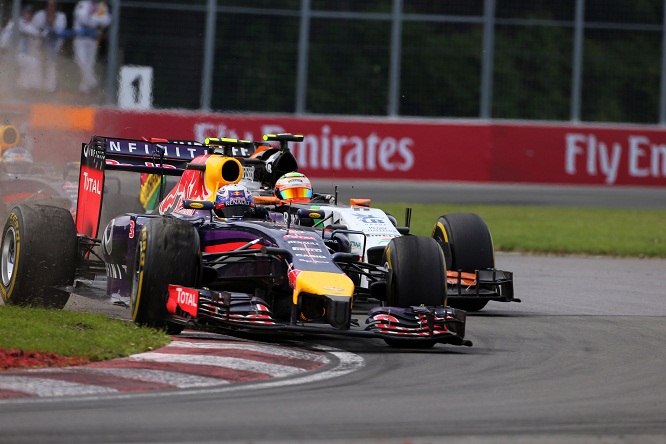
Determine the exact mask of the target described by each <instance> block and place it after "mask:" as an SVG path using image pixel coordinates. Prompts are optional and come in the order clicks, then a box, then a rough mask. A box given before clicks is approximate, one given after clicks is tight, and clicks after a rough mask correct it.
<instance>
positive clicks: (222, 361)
mask: <svg viewBox="0 0 666 444" xmlns="http://www.w3.org/2000/svg"><path fill="white" fill-rule="evenodd" d="M128 359H129V360H131V361H156V362H169V363H175V364H190V365H210V366H215V367H224V368H230V369H233V370H244V371H252V372H259V373H265V374H267V375H271V376H273V377H276V378H279V377H283V376H291V375H293V374H296V373H302V372H304V371H305V369H302V368H298V367H293V366H289V365H280V364H271V363H268V362H260V361H252V360H249V359H241V358H234V357H226V356H206V355H178V354H171V353H156V352H148V353H141V354H138V355H133V356H130V357H129V358H128Z"/></svg>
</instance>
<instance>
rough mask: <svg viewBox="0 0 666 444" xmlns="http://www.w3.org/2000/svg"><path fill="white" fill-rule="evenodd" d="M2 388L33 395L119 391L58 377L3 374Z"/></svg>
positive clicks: (46, 395) (0, 381)
mask: <svg viewBox="0 0 666 444" xmlns="http://www.w3.org/2000/svg"><path fill="white" fill-rule="evenodd" d="M0 389H5V390H14V391H17V392H23V393H27V394H31V395H33V396H42V397H50V396H76V395H96V394H99V395H101V394H110V393H118V390H116V389H113V388H109V387H102V386H99V385H91V384H78V383H76V382H67V381H60V380H58V379H48V378H31V377H29V376H2V377H0Z"/></svg>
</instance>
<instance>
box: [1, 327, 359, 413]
mask: <svg viewBox="0 0 666 444" xmlns="http://www.w3.org/2000/svg"><path fill="white" fill-rule="evenodd" d="M363 365H364V362H363V359H362V358H361V357H360V356H358V355H355V354H353V353H348V352H344V351H341V350H337V349H333V348H328V347H319V349H318V350H302V349H297V348H289V347H282V346H275V345H270V344H262V343H255V342H245V341H241V340H208V339H199V338H191V337H190V338H188V337H176V338H174V340H173V342H171V343H170V344H169V345H167V346H165V347H162V348H160V349H159V350H156V351H154V352H147V353H141V354H137V355H132V356H130V357H128V358H121V359H114V360H110V361H105V362H97V363H92V364H86V365H82V366H76V367H60V368H47V369H32V370H18V371H10V372H3V373H0V402H2V401H3V400H8V401H9V400H18V399H35V398H38V399H41V398H61V397H91V396H92V397H94V398H98V397H103V396H110V395H111V396H113V395H119V394H129V393H133V394H136V393H137V392H151V391H164V390H171V389H181V390H182V389H188V390H189V391H190V392H191V391H192V390H197V389H206V392H210V390H211V388H218V390H219V389H222V391H229V390H228V389H229V388H231V387H230V386H231V385H234V386H235V384H234V383H244V384H243V387H244V388H246V387H247V386H248V385H249V386H251V385H252V383H261V386H266V383H267V382H268V381H271V382H273V384H270V385H271V386H275V385H292V384H294V383H305V382H309V381H312V380H321V379H328V378H332V377H337V376H341V375H342V374H346V373H349V372H351V371H354V370H356V369H358V368H360V367H362V366H363ZM238 387H240V386H238ZM250 388H251V387H250Z"/></svg>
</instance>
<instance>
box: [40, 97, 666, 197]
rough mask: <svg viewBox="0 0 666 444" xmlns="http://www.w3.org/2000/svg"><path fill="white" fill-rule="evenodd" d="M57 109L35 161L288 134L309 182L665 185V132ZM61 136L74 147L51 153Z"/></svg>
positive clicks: (656, 129) (42, 128) (43, 110)
mask: <svg viewBox="0 0 666 444" xmlns="http://www.w3.org/2000/svg"><path fill="white" fill-rule="evenodd" d="M40 106H41V108H39V107H40ZM56 108H57V107H56ZM62 108H64V110H65V111H66V112H58V111H57V110H54V108H47V107H45V106H44V105H33V107H32V120H33V121H34V123H37V124H39V126H38V131H37V133H38V135H39V134H46V133H48V134H50V136H49V137H46V136H43V137H37V138H36V142H37V143H36V145H39V146H38V147H37V146H36V147H35V149H36V150H37V152H44V153H45V154H46V155H49V153H50V155H51V156H53V155H54V154H53V153H54V152H57V153H58V155H59V156H60V157H68V156H69V157H71V158H72V159H67V160H77V159H78V156H79V153H80V147H81V145H80V144H81V142H83V141H86V140H89V139H90V135H92V134H96V135H104V136H113V137H124V138H141V137H147V138H150V137H164V138H169V139H194V140H198V141H203V140H204V139H205V138H206V137H233V138H241V139H246V140H261V136H262V135H263V134H266V133H279V132H292V133H298V134H303V135H304V141H303V142H302V143H297V144H293V148H292V149H293V153H294V155H295V157H296V159H297V160H298V164H299V171H301V172H303V173H305V174H307V175H308V176H310V177H312V178H333V177H335V178H338V179H354V178H359V179H390V180H393V179H404V180H417V181H424V180H425V181H469V182H512V183H521V182H523V183H537V184H539V183H542V184H571V185H607V186H613V185H618V186H666V130H664V129H661V128H659V127H656V126H628V125H627V126H608V125H572V124H543V123H538V124H537V123H530V122H515V123H506V122H493V121H490V122H485V121H484V122H482V121H457V120H425V119H384V118H376V119H375V118H353V117H349V118H341V117H316V118H315V117H293V116H281V115H263V114H253V115H239V114H223V113H198V112H176V111H159V112H158V111H144V112H142V111H131V110H122V111H121V110H117V109H110V108H82V109H76V108H73V107H62ZM46 111H48V116H50V117H49V118H50V119H56V120H55V123H49V121H48V120H46V121H45V120H44V118H43V117H44V115H46V114H45V113H46ZM39 116H42V118H39V119H38V117H39ZM54 116H55V117H54ZM63 122H64V123H63ZM32 130H33V131H34V130H35V129H34V128H33V129H32ZM58 131H60V132H61V133H67V136H68V137H70V138H71V137H72V136H77V137H79V138H78V140H77V141H76V143H71V144H69V145H67V146H64V145H60V144H58V145H55V144H54V143H51V142H50V141H51V140H53V139H54V136H53V135H52V133H54V132H58ZM62 137H64V136H61V138H62ZM46 145H48V146H46Z"/></svg>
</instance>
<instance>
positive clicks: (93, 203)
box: [76, 136, 207, 238]
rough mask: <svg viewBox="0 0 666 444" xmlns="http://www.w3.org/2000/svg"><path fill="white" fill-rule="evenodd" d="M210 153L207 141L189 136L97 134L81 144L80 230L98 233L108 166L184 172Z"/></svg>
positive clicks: (125, 169) (111, 168) (78, 201)
mask: <svg viewBox="0 0 666 444" xmlns="http://www.w3.org/2000/svg"><path fill="white" fill-rule="evenodd" d="M206 153H207V147H206V146H205V145H204V144H202V143H199V142H195V141H189V140H183V141H179V140H166V139H150V140H134V139H121V138H117V137H102V136H93V137H92V138H91V139H90V142H88V143H84V144H83V145H82V148H81V166H80V169H79V194H78V200H77V207H76V229H77V231H78V233H79V234H83V235H86V236H89V237H91V238H96V237H97V232H98V229H99V221H100V215H101V211H102V198H103V195H104V177H105V171H106V170H110V171H131V172H136V173H148V174H159V175H162V176H164V175H169V176H180V175H182V174H183V172H184V171H185V168H186V166H187V163H188V162H190V161H191V160H192V159H194V158H195V157H197V156H200V155H203V154H206Z"/></svg>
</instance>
